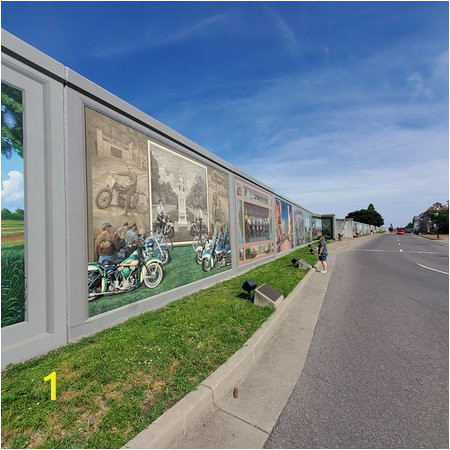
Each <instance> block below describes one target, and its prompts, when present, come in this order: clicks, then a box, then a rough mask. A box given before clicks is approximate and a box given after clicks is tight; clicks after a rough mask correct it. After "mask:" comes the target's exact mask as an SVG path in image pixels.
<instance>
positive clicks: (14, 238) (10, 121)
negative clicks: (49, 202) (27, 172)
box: [1, 83, 26, 327]
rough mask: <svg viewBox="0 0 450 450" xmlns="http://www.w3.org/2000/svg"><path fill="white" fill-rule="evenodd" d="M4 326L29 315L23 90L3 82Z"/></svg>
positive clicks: (2, 282) (2, 270)
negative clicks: (25, 235)
mask: <svg viewBox="0 0 450 450" xmlns="http://www.w3.org/2000/svg"><path fill="white" fill-rule="evenodd" d="M1 109H2V157H1V158H2V170H1V172H2V180H1V181H2V233H1V236H2V247H1V256H2V265H1V279H2V281H1V295H2V309H1V313H2V314H1V315H2V320H1V325H2V327H5V326H8V325H13V324H15V323H19V322H23V321H24V320H25V315H26V286H25V256H26V255H25V247H24V244H25V242H24V214H25V211H24V209H25V198H24V182H23V174H24V159H23V158H24V145H23V115H24V107H23V98H22V91H21V90H19V89H16V88H14V87H12V86H9V85H8V84H6V83H2V102H1Z"/></svg>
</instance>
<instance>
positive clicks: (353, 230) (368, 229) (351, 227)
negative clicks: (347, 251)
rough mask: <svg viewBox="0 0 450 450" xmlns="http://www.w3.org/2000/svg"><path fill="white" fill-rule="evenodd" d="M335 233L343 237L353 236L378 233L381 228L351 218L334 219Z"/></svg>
mask: <svg viewBox="0 0 450 450" xmlns="http://www.w3.org/2000/svg"><path fill="white" fill-rule="evenodd" d="M336 229H337V234H338V235H339V234H340V235H341V237H343V238H350V239H351V238H354V237H358V236H365V235H367V234H372V233H378V232H379V231H380V230H381V228H380V227H377V226H375V225H368V224H367V223H362V222H356V221H354V220H353V219H351V218H349V219H336Z"/></svg>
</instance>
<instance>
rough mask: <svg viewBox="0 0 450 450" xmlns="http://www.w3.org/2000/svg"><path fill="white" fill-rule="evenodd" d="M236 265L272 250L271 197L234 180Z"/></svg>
mask: <svg viewBox="0 0 450 450" xmlns="http://www.w3.org/2000/svg"><path fill="white" fill-rule="evenodd" d="M235 194H236V208H237V211H236V215H237V222H238V241H239V244H238V245H239V247H238V254H239V262H238V263H239V265H242V264H245V263H247V262H250V261H255V260H258V259H261V258H264V257H266V256H268V255H271V254H273V253H274V242H273V239H274V237H273V225H272V205H273V200H272V196H270V195H269V194H266V193H264V192H262V191H260V190H259V189H256V188H254V187H253V186H250V185H248V184H247V183H244V182H243V181H241V180H236V185H235Z"/></svg>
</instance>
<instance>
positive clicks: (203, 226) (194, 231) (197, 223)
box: [191, 218, 208, 237]
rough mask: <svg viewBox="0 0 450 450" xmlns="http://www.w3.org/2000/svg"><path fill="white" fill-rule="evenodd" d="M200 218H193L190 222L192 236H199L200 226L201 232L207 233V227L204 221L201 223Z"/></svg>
mask: <svg viewBox="0 0 450 450" xmlns="http://www.w3.org/2000/svg"><path fill="white" fill-rule="evenodd" d="M200 222H201V220H200V219H198V218H195V221H194V222H192V223H191V235H192V236H193V237H194V236H200V228H201V231H202V234H208V227H207V225H206V224H205V223H203V222H202V223H201V225H200Z"/></svg>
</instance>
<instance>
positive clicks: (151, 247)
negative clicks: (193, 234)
mask: <svg viewBox="0 0 450 450" xmlns="http://www.w3.org/2000/svg"><path fill="white" fill-rule="evenodd" d="M142 241H143V242H142V248H143V250H144V252H143V253H144V256H146V257H155V258H157V259H159V260H160V261H161V264H162V265H163V266H165V265H167V264H169V262H170V249H169V247H168V245H167V244H166V243H165V239H164V235H162V234H156V233H149V234H146V235H143V236H142Z"/></svg>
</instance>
